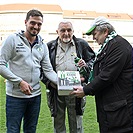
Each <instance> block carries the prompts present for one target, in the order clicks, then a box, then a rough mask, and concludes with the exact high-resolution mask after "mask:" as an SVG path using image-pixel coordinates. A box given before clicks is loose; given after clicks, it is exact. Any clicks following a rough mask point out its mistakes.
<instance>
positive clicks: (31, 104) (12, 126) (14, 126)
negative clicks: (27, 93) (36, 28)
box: [6, 95, 41, 133]
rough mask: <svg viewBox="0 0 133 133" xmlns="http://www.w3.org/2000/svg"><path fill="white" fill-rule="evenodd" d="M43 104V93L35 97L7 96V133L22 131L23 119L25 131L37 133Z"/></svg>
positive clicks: (26, 132)
mask: <svg viewBox="0 0 133 133" xmlns="http://www.w3.org/2000/svg"><path fill="white" fill-rule="evenodd" d="M40 104H41V95H39V96H36V97H33V98H16V97H11V96H8V95H7V96H6V126H7V133H20V128H21V122H22V119H23V132H24V133H35V132H36V126H37V122H38V117H39V112H40Z"/></svg>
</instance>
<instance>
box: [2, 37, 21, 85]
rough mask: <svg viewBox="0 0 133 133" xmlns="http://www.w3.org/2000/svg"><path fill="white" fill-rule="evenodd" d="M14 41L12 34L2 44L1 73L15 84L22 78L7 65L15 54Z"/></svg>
mask: <svg viewBox="0 0 133 133" xmlns="http://www.w3.org/2000/svg"><path fill="white" fill-rule="evenodd" d="M13 41H14V40H13V35H10V36H9V37H8V38H7V39H6V40H5V41H4V42H3V44H2V48H1V50H0V75H1V76H3V77H4V78H6V79H7V80H9V81H11V82H13V83H14V84H19V83H20V82H21V81H22V79H21V78H20V77H18V76H17V75H15V74H14V73H13V72H11V70H10V69H9V68H8V67H7V63H8V61H9V60H10V59H11V58H12V56H13V50H14V46H13V45H14V42H13Z"/></svg>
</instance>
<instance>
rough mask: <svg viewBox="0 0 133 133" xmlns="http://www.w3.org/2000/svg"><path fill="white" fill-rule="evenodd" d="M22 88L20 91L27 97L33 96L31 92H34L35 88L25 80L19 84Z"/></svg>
mask: <svg viewBox="0 0 133 133" xmlns="http://www.w3.org/2000/svg"><path fill="white" fill-rule="evenodd" d="M19 86H20V90H21V91H22V92H23V93H24V94H26V95H31V91H32V90H33V88H32V87H31V86H30V85H29V84H28V83H27V82H25V81H24V80H22V81H21V82H20V84H19Z"/></svg>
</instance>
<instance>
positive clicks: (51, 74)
mask: <svg viewBox="0 0 133 133" xmlns="http://www.w3.org/2000/svg"><path fill="white" fill-rule="evenodd" d="M44 53H45V55H44V58H43V60H42V61H41V71H42V72H43V73H42V75H43V76H42V79H41V81H42V82H43V83H44V84H45V85H47V83H49V82H50V81H52V82H53V83H55V84H57V74H56V72H55V71H54V70H53V67H52V65H51V62H50V58H49V51H48V47H47V45H44Z"/></svg>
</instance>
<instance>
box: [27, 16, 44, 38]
mask: <svg viewBox="0 0 133 133" xmlns="http://www.w3.org/2000/svg"><path fill="white" fill-rule="evenodd" d="M42 23H43V18H42V17H41V16H33V17H32V16H30V17H29V19H28V20H25V26H26V34H27V35H29V36H31V37H34V36H36V35H37V34H38V33H39V32H40V30H41V26H42Z"/></svg>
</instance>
